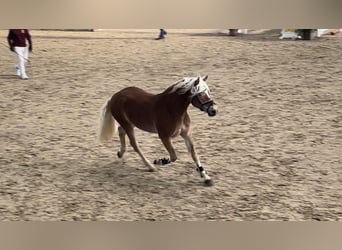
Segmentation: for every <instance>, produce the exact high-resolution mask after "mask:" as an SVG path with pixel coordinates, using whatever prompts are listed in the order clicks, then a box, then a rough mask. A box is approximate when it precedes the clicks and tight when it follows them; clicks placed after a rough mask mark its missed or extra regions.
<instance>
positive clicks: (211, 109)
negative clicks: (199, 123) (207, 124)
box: [207, 103, 218, 116]
mask: <svg viewBox="0 0 342 250" xmlns="http://www.w3.org/2000/svg"><path fill="white" fill-rule="evenodd" d="M217 112H218V109H217V106H216V104H214V103H213V104H212V105H210V106H209V107H208V109H207V113H208V115H209V116H215V115H216V114H217Z"/></svg>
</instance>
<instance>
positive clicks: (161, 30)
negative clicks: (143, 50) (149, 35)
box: [156, 29, 167, 40]
mask: <svg viewBox="0 0 342 250" xmlns="http://www.w3.org/2000/svg"><path fill="white" fill-rule="evenodd" d="M165 35H167V32H166V30H164V29H160V32H159V37H158V38H156V40H160V39H164V38H165Z"/></svg>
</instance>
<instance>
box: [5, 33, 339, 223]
mask: <svg viewBox="0 0 342 250" xmlns="http://www.w3.org/2000/svg"><path fill="white" fill-rule="evenodd" d="M158 32H159V31H158V30H130V31H125V30H115V31H113V30H100V31H95V32H64V31H40V30H32V31H31V34H32V36H33V42H34V45H33V50H34V51H33V53H32V54H30V63H29V64H28V65H27V73H28V75H29V77H30V79H29V80H27V81H24V80H20V79H18V78H17V77H16V76H15V74H14V73H15V71H14V65H15V63H16V57H15V55H14V54H13V53H12V52H10V51H9V49H8V47H7V46H6V44H7V42H6V36H7V30H1V31H0V41H2V42H1V46H0V152H1V154H0V220H2V221H7V220H34V221H38V220H44V221H56V220H58V221H59V220H68V221H72V220H110V221H117V220H129V221H131V220H158V221H160V220H186V221H203V220H301V221H302V220H305V221H307V220H341V219H342V148H341V145H342V60H341V58H342V57H341V56H342V36H341V35H340V36H324V37H322V38H319V39H315V40H313V41H291V40H286V41H284V40H279V38H278V36H279V32H277V31H274V30H272V31H267V30H265V31H264V32H257V31H255V32H254V34H252V33H251V34H248V35H244V36H239V37H228V36H226V34H225V31H222V30H168V32H169V34H168V35H167V38H166V39H165V40H162V41H155V40H154V38H155V37H157V35H158ZM197 74H201V75H205V74H208V75H209V79H208V84H209V86H210V88H211V92H212V95H213V98H214V99H215V101H216V102H217V103H218V106H219V110H220V111H219V114H218V115H217V116H216V117H212V118H210V117H208V116H207V115H206V114H204V113H202V112H200V111H199V110H197V109H195V108H194V107H192V106H190V107H189V113H190V116H191V118H192V127H193V138H194V142H195V146H196V148H197V151H198V154H199V155H200V159H201V162H202V164H203V166H204V167H205V169H206V170H207V171H208V173H209V174H210V176H211V177H212V178H213V180H214V182H215V185H214V186H213V187H204V186H203V181H202V180H201V178H200V177H199V175H198V173H197V172H196V171H195V165H194V163H193V162H192V160H191V157H190V156H189V155H188V153H187V150H186V147H185V144H184V141H183V140H182V138H181V137H179V138H176V139H175V140H174V145H175V148H176V151H177V154H178V160H177V162H176V163H173V164H170V165H167V166H162V167H159V168H158V169H159V170H158V172H155V173H149V172H146V167H145V166H144V165H143V163H142V161H141V160H140V158H139V156H138V155H137V154H136V153H135V152H134V151H133V149H132V148H131V147H128V151H127V153H126V155H125V158H124V159H123V160H121V159H118V158H117V156H116V152H117V150H118V147H119V139H118V137H117V136H115V138H113V140H112V141H109V142H106V143H104V144H100V143H98V142H97V141H96V134H97V126H98V117H99V110H100V108H101V106H102V104H103V103H104V101H105V100H106V99H107V98H108V97H110V96H111V95H112V94H114V93H115V92H116V91H118V90H120V89H121V88H123V87H126V86H137V87H142V88H144V89H146V90H147V91H149V92H152V93H159V92H161V91H163V90H164V89H165V88H166V87H168V86H169V85H171V84H172V83H173V82H175V81H177V80H179V79H181V78H183V77H186V76H196V75H197ZM136 137H137V140H138V142H139V143H140V146H141V148H142V150H143V152H144V153H145V155H146V156H147V157H148V159H149V160H150V161H153V160H154V159H157V158H161V157H165V156H167V154H166V150H165V149H164V148H163V146H162V144H161V142H160V141H159V139H158V137H157V135H156V134H149V133H146V132H142V131H139V130H136Z"/></svg>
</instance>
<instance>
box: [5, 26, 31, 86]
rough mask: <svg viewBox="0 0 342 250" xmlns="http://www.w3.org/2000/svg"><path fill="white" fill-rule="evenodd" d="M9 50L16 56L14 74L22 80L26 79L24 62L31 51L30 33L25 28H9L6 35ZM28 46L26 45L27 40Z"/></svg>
mask: <svg viewBox="0 0 342 250" xmlns="http://www.w3.org/2000/svg"><path fill="white" fill-rule="evenodd" d="M7 41H8V45H9V48H10V50H11V51H13V52H14V53H15V54H17V56H18V64H17V65H16V66H15V68H16V74H17V76H19V77H20V78H21V79H23V80H27V79H28V76H27V74H26V69H25V64H26V62H27V61H28V55H29V52H32V40H31V34H30V32H29V30H27V29H10V30H9V32H8V36H7ZM26 41H27V42H28V47H27V42H26Z"/></svg>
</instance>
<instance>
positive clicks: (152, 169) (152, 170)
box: [148, 168, 157, 173]
mask: <svg viewBox="0 0 342 250" xmlns="http://www.w3.org/2000/svg"><path fill="white" fill-rule="evenodd" d="M156 171H157V169H155V168H149V169H148V172H151V173H152V172H156Z"/></svg>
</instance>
